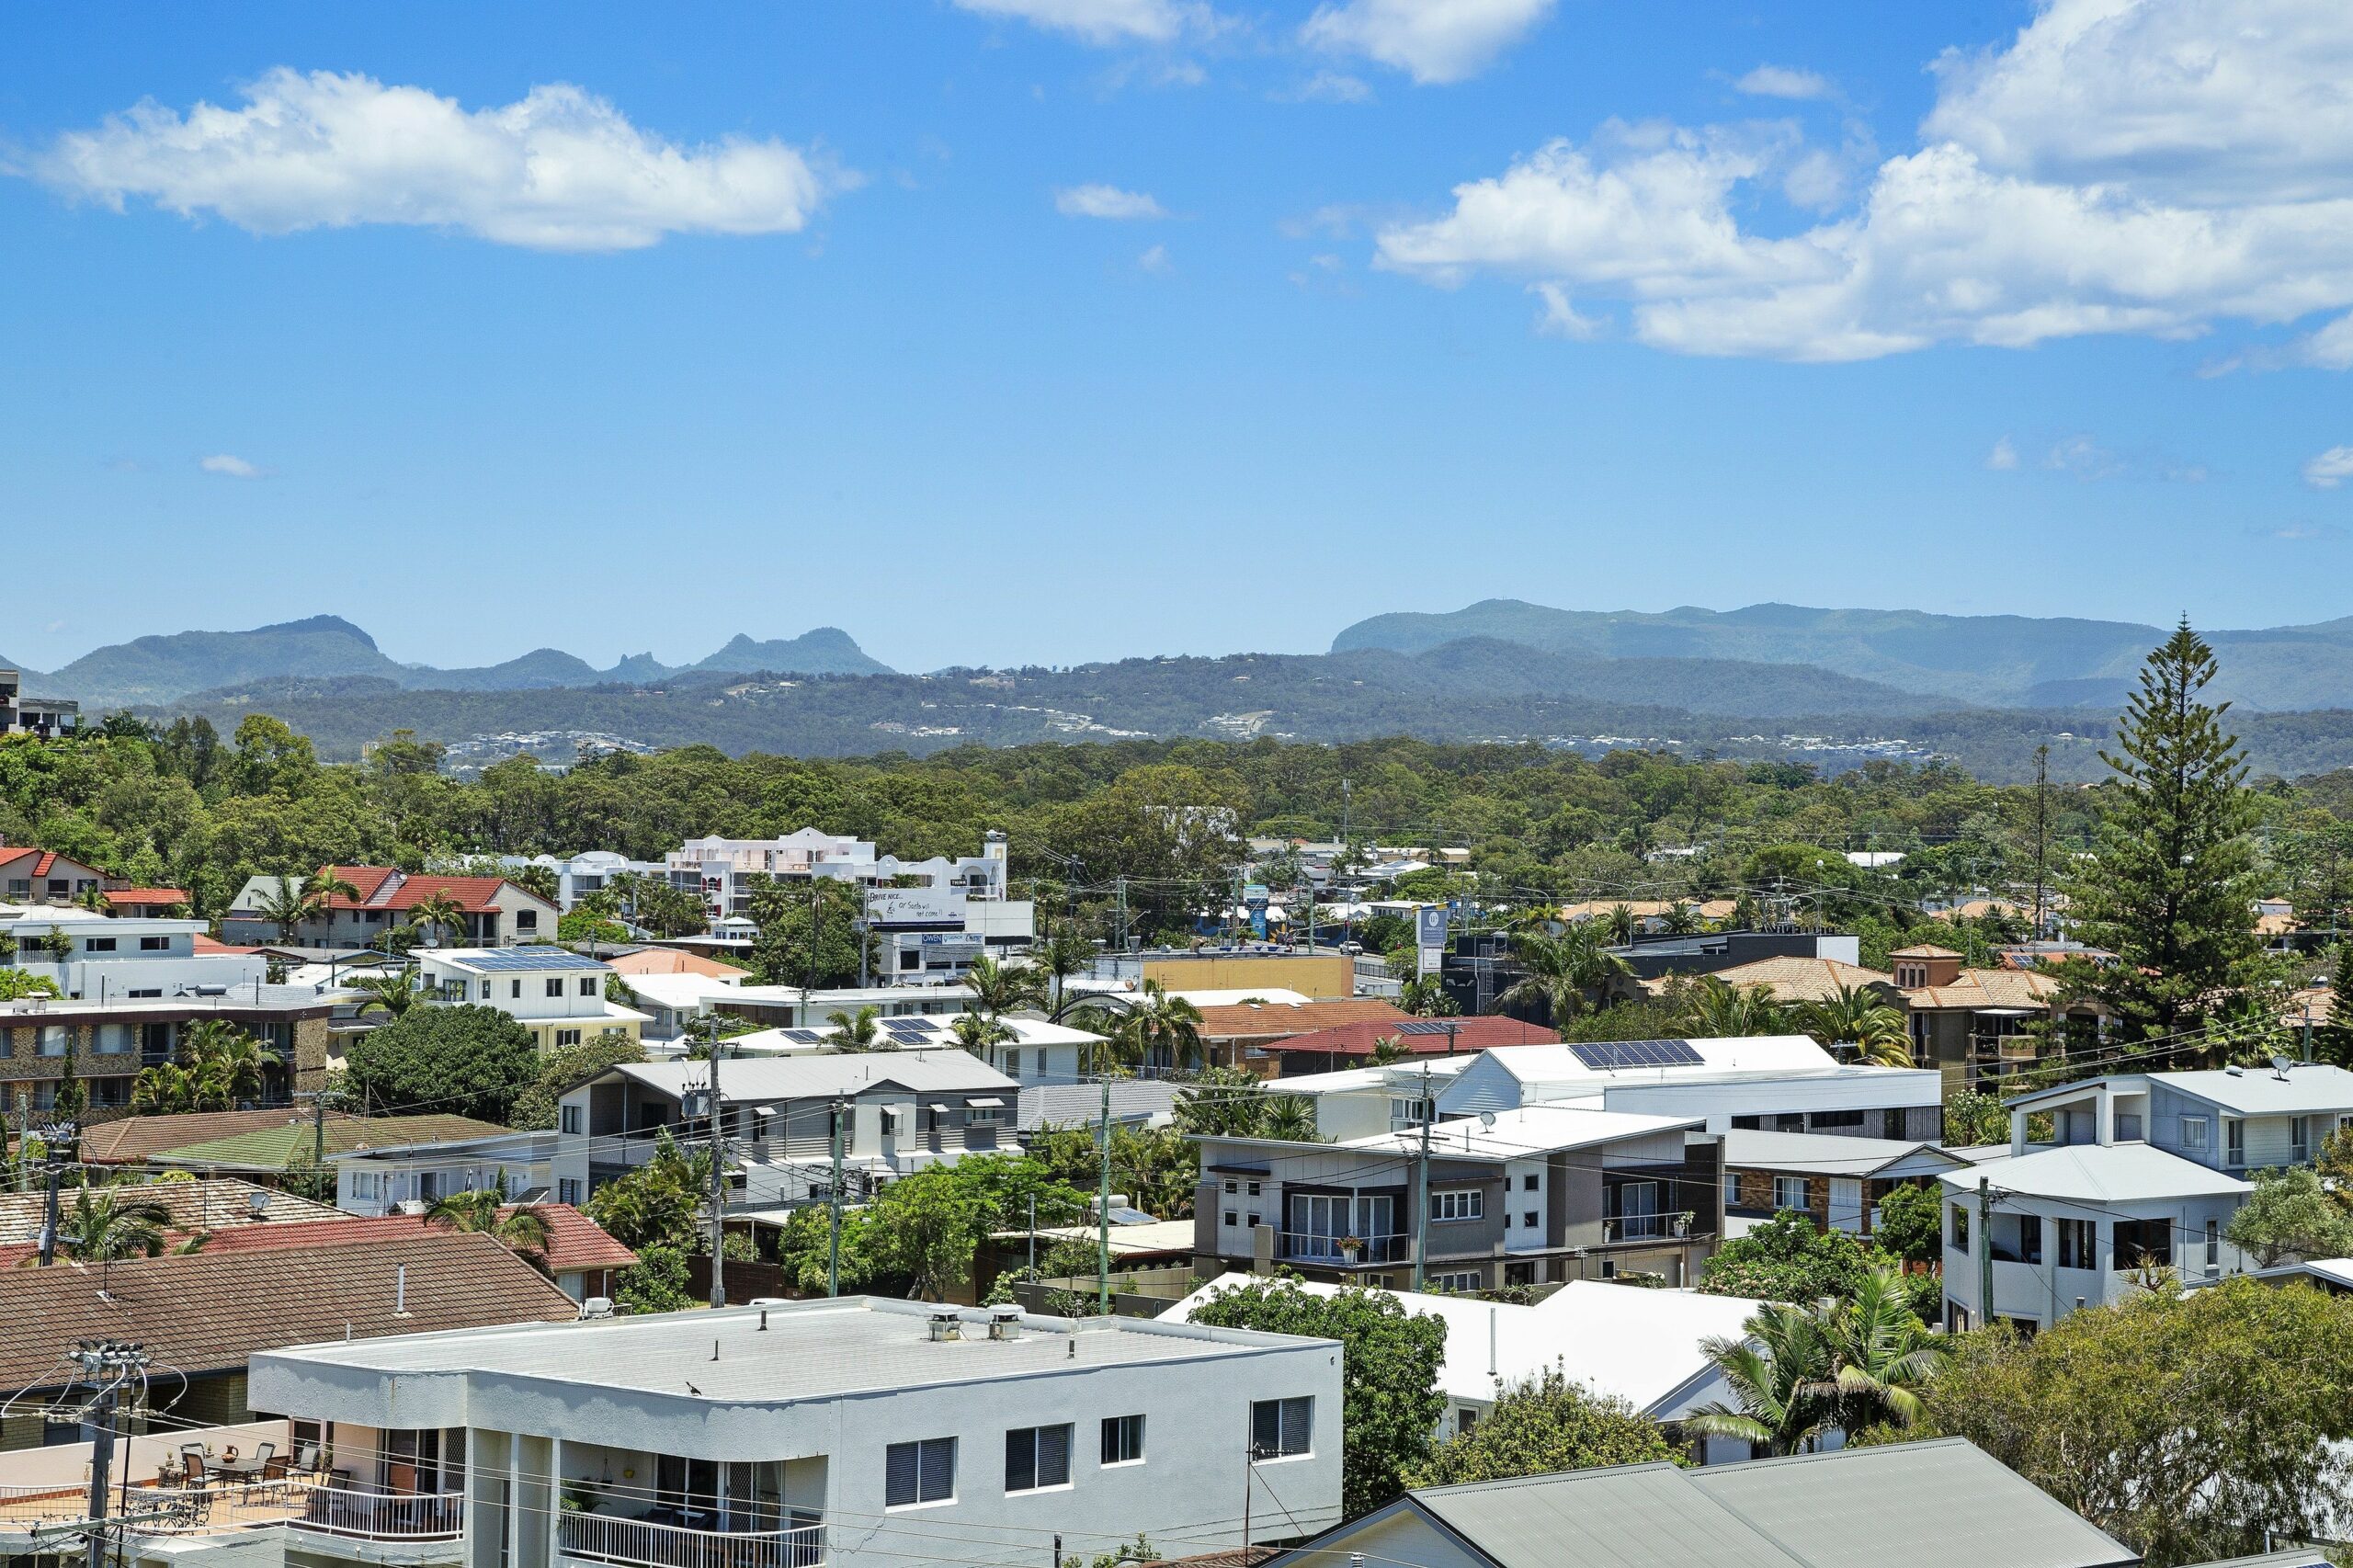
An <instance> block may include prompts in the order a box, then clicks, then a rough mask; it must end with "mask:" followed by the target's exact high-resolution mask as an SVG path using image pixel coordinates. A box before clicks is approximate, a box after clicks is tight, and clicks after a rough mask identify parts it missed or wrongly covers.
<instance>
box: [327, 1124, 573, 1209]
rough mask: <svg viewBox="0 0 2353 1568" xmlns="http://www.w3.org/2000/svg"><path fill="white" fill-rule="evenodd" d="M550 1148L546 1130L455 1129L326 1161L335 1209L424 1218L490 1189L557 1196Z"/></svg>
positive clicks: (532, 1198) (371, 1145)
mask: <svg viewBox="0 0 2353 1568" xmlns="http://www.w3.org/2000/svg"><path fill="white" fill-rule="evenodd" d="M450 1133H454V1136H453V1135H449V1134H450ZM555 1144H556V1134H555V1133H554V1131H551V1130H548V1129H540V1130H537V1131H522V1130H517V1129H509V1128H504V1127H498V1128H491V1127H482V1128H479V1129H478V1130H475V1131H459V1130H454V1129H452V1130H446V1131H443V1132H441V1133H437V1134H428V1135H426V1136H425V1137H421V1138H418V1139H416V1140H415V1141H414V1142H396V1143H388V1142H381V1140H377V1141H370V1142H366V1143H360V1144H356V1145H354V1146H352V1147H349V1148H345V1149H338V1150H336V1151H335V1152H334V1153H330V1154H329V1155H328V1156H327V1163H328V1164H329V1165H332V1166H334V1168H335V1207H336V1208H338V1209H341V1210H344V1211H345V1212H347V1213H351V1214H366V1215H379V1214H399V1213H403V1212H407V1213H416V1214H421V1213H423V1212H424V1211H425V1210H426V1209H428V1208H430V1207H431V1206H432V1205H433V1204H435V1203H436V1202H438V1201H439V1200H440V1199H443V1198H445V1197H449V1196H453V1195H455V1194H457V1193H461V1192H483V1191H488V1190H492V1189H495V1190H497V1191H498V1192H500V1193H502V1194H504V1195H505V1196H506V1197H508V1198H511V1199H515V1200H517V1202H536V1201H538V1200H540V1199H546V1198H551V1197H552V1196H554V1193H555Z"/></svg>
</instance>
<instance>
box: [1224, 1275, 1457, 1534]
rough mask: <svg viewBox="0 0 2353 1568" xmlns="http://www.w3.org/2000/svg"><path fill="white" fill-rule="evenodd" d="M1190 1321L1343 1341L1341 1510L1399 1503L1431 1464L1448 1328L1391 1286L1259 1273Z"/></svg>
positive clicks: (1442, 1409)
mask: <svg viewBox="0 0 2353 1568" xmlns="http://www.w3.org/2000/svg"><path fill="white" fill-rule="evenodd" d="M1192 1321H1193V1322H1195V1323H1200V1324H1214V1325H1216V1326H1219V1327H1223V1328H1255V1329H1262V1330H1265V1331H1267V1332H1268V1333H1273V1334H1297V1335H1307V1336H1309V1337H1311V1338H1315V1339H1336V1340H1338V1341H1339V1342H1340V1347H1341V1348H1340V1405H1341V1410H1340V1429H1341V1431H1342V1432H1343V1433H1345V1434H1346V1438H1347V1441H1346V1444H1345V1447H1344V1449H1343V1451H1342V1455H1341V1475H1340V1509H1341V1512H1342V1513H1343V1514H1344V1515H1346V1516H1347V1517H1349V1518H1357V1517H1361V1516H1363V1515H1365V1514H1369V1513H1370V1512H1371V1511H1372V1510H1373V1509H1375V1508H1378V1507H1380V1506H1381V1505H1383V1504H1385V1503H1387V1502H1389V1501H1391V1500H1392V1498H1394V1497H1395V1496H1396V1495H1397V1494H1399V1493H1400V1492H1402V1491H1404V1488H1405V1486H1406V1485H1407V1484H1408V1482H1407V1479H1406V1478H1407V1476H1408V1474H1409V1473H1410V1472H1413V1471H1416V1470H1417V1469H1418V1468H1419V1467H1420V1466H1421V1465H1423V1464H1425V1463H1426V1462H1427V1461H1428V1460H1429V1457H1430V1449H1431V1446H1432V1445H1431V1438H1432V1435H1433V1433H1434V1432H1435V1431H1436V1429H1437V1426H1438V1417H1439V1416H1441V1415H1444V1414H1445V1413H1446V1396H1445V1395H1444V1394H1443V1393H1440V1392H1438V1368H1439V1365H1440V1364H1441V1363H1442V1362H1444V1361H1445V1359H1446V1324H1445V1323H1444V1322H1443V1321H1441V1320H1440V1319H1438V1318H1436V1317H1433V1316H1430V1315H1428V1314H1427V1313H1408V1312H1406V1311H1405V1309H1404V1307H1403V1306H1402V1305H1400V1304H1399V1302H1398V1300H1397V1298H1396V1297H1395V1296H1393V1295H1391V1294H1390V1293H1389V1292H1387V1291H1385V1290H1360V1289H1358V1288H1357V1287H1355V1286H1343V1287H1342V1288H1341V1289H1340V1290H1338V1291H1337V1292H1336V1293H1334V1294H1331V1295H1321V1294H1316V1293H1313V1292H1311V1291H1307V1290H1302V1289H1300V1286H1299V1282H1298V1281H1297V1280H1295V1279H1290V1278H1269V1279H1254V1280H1252V1281H1250V1282H1249V1283H1248V1284H1245V1285H1237V1286H1234V1287H1232V1288H1230V1289H1227V1290H1220V1291H1218V1292H1216V1293H1215V1294H1213V1295H1212V1296H1211V1297H1210V1299H1209V1300H1208V1301H1204V1302H1203V1303H1202V1304H1201V1305H1199V1307H1196V1308H1195V1309H1194V1311H1193V1318H1192Z"/></svg>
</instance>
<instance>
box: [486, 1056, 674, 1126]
mask: <svg viewBox="0 0 2353 1568" xmlns="http://www.w3.org/2000/svg"><path fill="white" fill-rule="evenodd" d="M644 1060H645V1047H643V1046H642V1045H641V1044H639V1043H638V1042H637V1041H636V1040H631V1039H630V1038H629V1037H628V1036H626V1035H615V1036H613V1037H612V1038H611V1039H608V1040H606V1039H599V1040H583V1041H581V1042H580V1043H579V1044H578V1045H562V1046H558V1047H556V1049H554V1050H553V1051H549V1052H548V1053H547V1054H546V1055H545V1056H543V1057H541V1058H540V1066H539V1074H538V1076H536V1077H535V1078H534V1079H533V1080H532V1082H531V1085H530V1087H529V1088H527V1089H525V1090H524V1091H523V1092H522V1093H520V1094H518V1095H517V1096H515V1104H514V1108H513V1109H512V1110H510V1111H509V1112H508V1114H507V1119H506V1125H507V1126H509V1127H525V1128H535V1129H536V1128H553V1127H554V1126H555V1124H556V1102H557V1101H558V1100H559V1099H561V1098H563V1094H564V1091H566V1090H567V1089H571V1088H573V1087H574V1086H575V1085H579V1084H582V1083H585V1082H586V1081H587V1080H588V1079H590V1078H593V1077H595V1076H596V1075H597V1074H599V1073H602V1072H603V1071H604V1070H605V1069H606V1068H608V1067H618V1066H620V1065H621V1064H622V1063H624V1062H642V1061H644Z"/></svg>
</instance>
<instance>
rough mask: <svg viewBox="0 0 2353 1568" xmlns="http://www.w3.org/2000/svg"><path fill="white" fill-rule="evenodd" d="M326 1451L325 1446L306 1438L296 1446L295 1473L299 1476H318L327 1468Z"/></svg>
mask: <svg viewBox="0 0 2353 1568" xmlns="http://www.w3.org/2000/svg"><path fill="white" fill-rule="evenodd" d="M325 1460H326V1451H325V1449H324V1446H323V1445H321V1444H318V1443H314V1442H313V1441H311V1440H310V1439H309V1438H307V1437H305V1438H304V1439H303V1440H302V1441H301V1442H299V1443H297V1444H295V1445H294V1471H295V1473H297V1474H298V1475H316V1474H318V1472H319V1471H323V1470H324V1469H325V1468H326V1462H325Z"/></svg>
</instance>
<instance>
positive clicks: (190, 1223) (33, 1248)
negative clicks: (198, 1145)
mask: <svg viewBox="0 0 2353 1568" xmlns="http://www.w3.org/2000/svg"><path fill="white" fill-rule="evenodd" d="M106 1190H107V1193H108V1196H109V1197H111V1198H112V1199H115V1200H116V1201H117V1202H119V1203H138V1204H142V1205H151V1206H153V1208H156V1209H159V1210H162V1211H163V1217H162V1219H161V1220H160V1221H159V1222H158V1229H160V1230H161V1231H162V1232H163V1233H164V1235H165V1239H166V1240H167V1241H168V1242H169V1243H170V1244H172V1245H174V1246H178V1245H183V1244H187V1243H188V1242H189V1241H191V1240H194V1239H195V1238H197V1237H199V1236H201V1237H204V1238H206V1240H205V1244H206V1245H210V1244H211V1242H212V1240H213V1239H215V1238H217V1237H219V1236H221V1235H222V1234H223V1233H227V1232H229V1231H242V1230H250V1229H253V1228H255V1227H256V1226H268V1227H270V1228H271V1229H272V1230H273V1231H275V1232H278V1233H287V1234H291V1233H294V1232H295V1231H297V1230H299V1229H301V1227H303V1226H306V1225H316V1224H319V1223H321V1222H324V1221H334V1220H340V1219H341V1218H343V1215H342V1214H341V1212H340V1211H338V1210H335V1209H334V1208H333V1207H331V1206H329V1205H327V1204H324V1203H313V1202H312V1201H310V1200H309V1199H303V1198H297V1197H295V1196H294V1195H293V1194H292V1193H290V1192H273V1191H271V1190H270V1189H269V1188H267V1187H262V1186H258V1185H256V1183H253V1182H249V1181H240V1180H237V1179H236V1178H234V1177H223V1178H222V1179H219V1180H212V1181H127V1182H119V1183H116V1184H113V1185H110V1186H108V1187H107V1189H106ZM75 1198H76V1194H74V1192H73V1191H71V1190H68V1191H66V1192H65V1193H64V1194H63V1196H62V1199H61V1201H62V1204H63V1210H64V1211H66V1212H68V1213H70V1212H72V1210H73V1208H74V1201H75ZM48 1203H49V1194H48V1193H47V1192H45V1191H43V1190H40V1188H39V1187H35V1188H34V1189H33V1190H31V1191H28V1192H7V1193H0V1268H14V1267H20V1266H22V1265H24V1263H25V1260H26V1259H28V1258H37V1257H38V1256H39V1255H40V1233H41V1226H42V1224H43V1222H44V1221H45V1218H46V1215H47V1212H48ZM304 1234H305V1235H306V1236H315V1235H318V1234H319V1233H317V1232H305V1233H304ZM0 1301H6V1288H5V1286H0Z"/></svg>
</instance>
